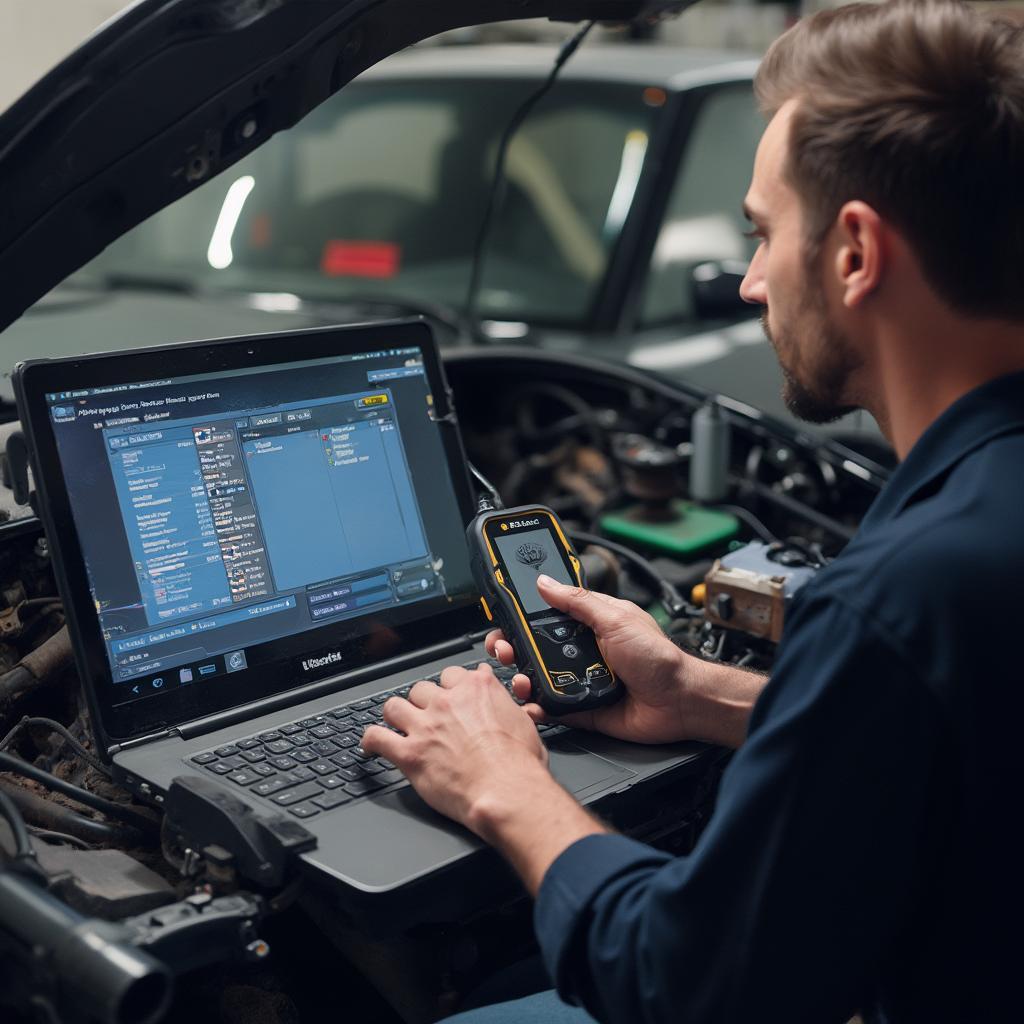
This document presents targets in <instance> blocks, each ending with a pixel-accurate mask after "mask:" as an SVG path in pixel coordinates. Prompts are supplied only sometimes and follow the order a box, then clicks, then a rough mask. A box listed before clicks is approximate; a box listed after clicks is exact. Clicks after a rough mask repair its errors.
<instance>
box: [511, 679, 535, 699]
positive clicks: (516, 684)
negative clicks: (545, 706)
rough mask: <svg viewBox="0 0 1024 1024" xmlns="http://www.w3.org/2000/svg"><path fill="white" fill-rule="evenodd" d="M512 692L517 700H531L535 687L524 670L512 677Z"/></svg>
mask: <svg viewBox="0 0 1024 1024" xmlns="http://www.w3.org/2000/svg"><path fill="white" fill-rule="evenodd" d="M512 692H513V693H514V694H515V696H516V699H517V700H529V699H530V697H531V696H532V694H533V687H532V686H531V685H530V680H529V679H527V678H526V676H524V675H523V674H522V672H520V673H518V674H517V675H514V676H513V677H512Z"/></svg>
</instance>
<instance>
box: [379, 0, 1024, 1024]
mask: <svg viewBox="0 0 1024 1024" xmlns="http://www.w3.org/2000/svg"><path fill="white" fill-rule="evenodd" d="M757 91H758V96H759V99H760V101H761V104H762V106H763V108H764V110H765V112H766V114H767V115H768V117H769V123H768V126H767V129H766V131H765V134H764V137H763V139H762V142H761V144H760V147H759V149H758V153H757V158H756V162H755V167H754V173H753V180H752V184H751V187H750V190H749V192H748V194H747V197H746V210H747V213H748V215H749V217H750V219H751V221H752V222H753V226H754V234H755V235H756V237H757V238H758V239H759V240H760V245H759V248H758V250H757V254H756V255H755V257H754V259H753V262H752V263H751V266H750V270H749V272H748V274H747V277H746V280H745V281H744V283H743V287H742V294H743V296H744V298H746V299H747V300H748V301H750V302H752V303H757V304H759V305H761V306H763V307H764V324H765V329H766V331H767V333H768V336H769V338H770V339H771V341H772V343H773V345H774V346H775V348H776V351H777V354H778V358H779V361H780V363H781V365H782V367H783V369H784V372H785V377H786V397H787V400H788V402H789V404H790V405H791V406H792V408H793V409H794V410H796V411H797V412H798V413H800V414H801V415H803V416H805V417H807V418H809V419H812V420H815V421H824V420H827V419H829V418H831V417H835V416H838V415H839V414H841V413H842V412H844V411H845V410H847V409H850V408H855V407H861V408H865V409H867V410H869V411H870V412H871V413H872V414H873V415H874V416H875V417H876V419H877V420H878V422H879V423H880V424H881V426H882V429H883V430H884V431H885V433H886V435H887V436H888V438H889V439H890V441H891V443H892V445H893V447H894V448H895V450H896V453H897V455H898V456H899V458H900V459H901V460H902V464H901V465H900V467H899V468H898V470H897V471H896V472H895V474H894V476H893V478H892V480H891V481H890V483H889V484H888V486H887V487H886V488H885V490H884V491H883V493H882V494H881V495H880V496H879V498H878V500H877V501H876V503H875V505H874V506H873V508H872V509H871V510H870V512H869V514H868V515H867V517H866V518H865V520H864V522H863V524H862V526H861V529H860V532H859V534H858V536H857V538H856V539H855V540H854V541H853V542H852V543H851V544H850V545H849V546H848V548H847V549H846V551H845V552H844V553H843V554H842V556H841V557H840V558H839V559H837V560H836V561H835V562H834V563H833V564H832V565H831V566H830V567H829V568H828V569H827V570H825V571H823V572H821V573H819V575H818V577H817V579H816V580H815V581H814V582H813V583H812V584H811V585H810V586H809V587H807V588H805V590H804V592H803V594H802V595H801V597H800V599H799V600H798V602H797V604H796V606H795V608H794V611H793V614H792V615H791V617H790V619H789V622H788V623H787V629H786V634H785V636H784V637H783V641H782V644H781V645H780V651H779V657H778V659H777V661H776V664H775V669H774V672H773V674H772V678H771V680H770V681H769V682H767V685H765V681H764V680H762V679H761V678H760V677H758V676H755V675H752V674H747V673H744V672H742V671H740V670H736V669H731V668H728V667H725V666H720V665H712V664H707V663H704V662H701V661H699V660H697V659H695V658H693V657H690V656H688V655H686V654H684V653H683V652H681V651H679V650H677V649H676V648H675V647H674V646H673V645H672V644H671V643H670V642H669V641H668V640H667V639H665V637H664V636H663V635H662V634H661V632H660V630H659V629H658V628H657V626H656V625H655V624H654V622H653V620H651V619H650V618H649V617H648V616H646V615H645V614H644V613H643V612H642V611H641V610H640V609H638V608H636V607H634V606H632V605H630V604H628V603H626V602H623V601H618V600H614V599H612V598H610V597H606V596H602V595H599V594H593V593H587V592H584V591H578V590H573V589H571V588H567V587H563V586H561V585H560V584H557V583H555V582H553V581H550V580H547V579H545V578H541V580H540V581H539V584H538V586H539V589H540V591H541V593H542V595H543V597H544V598H545V600H547V601H548V602H549V603H550V604H551V605H553V606H554V607H556V608H559V609H561V610H563V611H566V612H568V613H569V614H571V615H573V616H575V617H576V618H578V619H579V620H581V621H583V622H585V623H587V624H588V625H590V626H592V627H593V628H594V629H595V630H596V632H597V634H598V636H599V638H600V640H601V643H602V646H603V649H604V652H605V656H606V657H607V659H608V661H609V663H610V664H611V665H612V666H614V668H615V669H616V671H617V672H618V673H619V675H620V676H621V678H622V679H623V680H624V681H625V682H626V683H627V685H628V688H629V694H628V697H627V698H626V699H625V701H624V702H622V703H620V704H619V705H617V706H614V707H611V708H608V709H604V710H602V711H600V712H596V713H594V714H593V715H591V716H588V717H587V718H586V719H585V720H584V721H582V722H577V723H576V724H580V725H582V726H584V727H589V728H594V729H600V730H604V731H606V732H608V733H611V734H613V735H615V736H620V737H625V738H627V739H632V740H636V741H638V742H662V741H665V740H676V739H682V738H697V739H703V740H709V741H711V742H715V743H724V744H728V745H731V746H734V747H738V748H739V749H738V753H737V754H736V756H735V758H734V759H733V761H732V764H731V765H730V767H729V769H728V771H727V772H726V775H725V777H724V779H723V782H722V786H721V791H720V795H719V798H718V805H717V807H716V810H715V814H714V817H713V819H712V821H711V822H710V824H709V826H708V828H707V829H706V831H705V832H704V834H703V836H702V837H701V839H700V841H699V842H698V844H697V847H696V849H695V850H694V852H693V853H692V854H691V855H690V856H688V857H684V858H673V857H670V856H667V855H665V854H662V853H659V852H656V851H654V850H652V849H650V848H649V847H646V846H643V845H641V844H639V843H636V842H633V841H632V840H629V839H626V838H625V837H622V836H617V835H613V834H610V833H609V831H608V829H607V828H606V827H605V826H603V825H602V824H601V823H600V822H599V821H597V820H595V819H594V818H593V817H591V816H590V815H589V814H588V813H587V812H586V811H584V810H583V809H582V808H580V807H579V806H578V805H577V804H576V803H575V801H574V800H573V799H572V798H571V797H570V796H569V795H568V794H567V793H565V792H564V791H563V790H562V789H560V788H559V787H558V785H557V784H556V783H555V782H554V781H553V779H552V778H551V776H550V775H549V773H548V772H547V769H546V767H545V759H544V751H543V748H542V746H541V744H540V743H539V741H538V740H537V737H536V735H535V733H534V730H533V728H532V724H531V722H530V718H529V717H528V715H529V716H532V717H533V718H538V717H539V716H540V714H541V712H540V710H539V709H538V708H536V707H528V708H527V713H524V712H523V711H522V710H521V709H519V708H518V707H517V706H516V705H515V704H514V702H512V701H511V700H509V699H508V697H507V695H506V694H505V693H504V692H503V691H502V690H501V688H500V687H499V686H498V684H497V683H496V682H495V681H494V680H493V678H492V677H491V673H490V671H489V670H487V669H486V668H480V669H477V670H476V671H475V672H466V671H464V670H461V669H448V670H447V671H446V672H445V673H444V674H443V675H442V678H441V686H440V687H435V686H433V685H431V684H428V683H421V684H418V685H417V686H416V687H414V688H413V690H412V691H411V693H410V694H409V700H408V701H406V700H400V699H392V700H391V701H389V702H388V703H387V704H386V705H385V706H384V717H385V719H386V720H387V721H388V722H389V723H390V724H392V725H393V726H395V727H396V728H397V729H398V730H400V732H399V733H396V732H390V731H387V730H384V729H381V728H374V727H371V728H370V729H368V730H367V732H366V735H365V739H364V745H365V746H366V747H367V748H368V749H370V750H372V751H374V752H377V753H382V754H384V755H385V756H387V757H389V758H391V760H393V761H394V762H395V763H396V764H398V765H399V766H400V767H401V768H402V769H403V770H404V771H405V772H406V774H407V775H408V776H409V778H410V779H411V780H412V782H413V784H414V785H415V786H416V788H417V789H418V791H419V792H420V793H421V794H422V796H423V797H424V798H425V799H426V800H427V801H428V802H429V803H430V804H432V805H433V806H434V807H436V808H437V809H438V810H440V811H441V812H443V813H445V814H448V815H450V816H451V817H453V818H454V819H456V820H457V821H460V822H462V823H463V824H465V825H466V826H467V827H468V828H470V829H472V830H473V831H474V832H476V833H477V834H478V835H480V836H481V837H482V838H483V839H485V840H486V841H488V842H490V843H492V844H494V845H495V846H496V847H497V848H498V849H499V850H500V851H501V852H502V853H503V854H504V855H505V856H506V857H507V858H508V859H509V861H510V862H511V863H512V865H513V866H514V867H515V869H516V870H517V871H518V872H519V874H520V875H521V877H522V879H523V882H524V884H525V885H526V887H527V889H528V890H529V891H530V892H531V893H533V894H535V895H536V896H537V904H536V917H535V921H536V928H537V935H538V938H539V941H540V945H541V949H542V952H543V954H544V958H545V962H546V964H547V966H548V968H549V970H550V973H551V976H552V979H553V981H554V983H555V985H556V987H557V990H558V993H559V994H560V995H561V996H562V997H563V999H564V1000H567V1001H569V1002H571V1003H575V1004H578V1005H579V1006H580V1007H581V1008H580V1009H576V1008H570V1007H568V1006H566V1005H565V1003H563V1002H561V1001H559V1000H558V999H556V998H555V996H554V995H553V994H547V995H541V996H536V997H531V998H530V999H527V1000H524V1001H521V1002H520V1003H516V1004H507V1005H506V1006H504V1007H494V1008H487V1009H485V1010H482V1011H477V1013H476V1014H470V1015H468V1016H469V1019H471V1020H473V1021H477V1020H479V1021H495V1022H496V1021H513V1020H516V1021H518V1020H529V1021H555V1020H559V1021H560V1020H566V1021H568V1020H572V1021H582V1020H587V1019H589V1016H592V1017H594V1018H596V1019H597V1020H599V1021H602V1022H605V1021H615V1022H620V1021H622V1022H625V1021H629V1022H633V1021H645V1022H647V1021H649V1022H660V1021H687V1022H708V1021H730V1022H738V1021H755V1020H756V1021H759V1022H763V1021H786V1022H787V1024H792V1022H801V1021H813V1022H826V1021H845V1020H846V1019H847V1018H849V1017H850V1016H851V1015H852V1014H853V1013H854V1012H855V1011H858V1010H859V1011H861V1012H862V1013H863V1014H864V1016H865V1017H867V1018H868V1019H870V1020H885V1021H890V1022H894V1024H895V1022H903V1021H928V1022H930V1024H936V1022H941V1021H954V1020H956V1021H985V1022H989V1021H997V1020H1005V1019H1009V1018H1010V1017H1011V1016H1013V1017H1014V1018H1015V1019H1019V1017H1020V1012H1021V1011H1020V1010H1019V1009H1017V1008H1016V1003H1017V1002H1018V1001H1019V999H1020V997H1018V996H1017V995H1016V992H1015V988H1016V985H1015V980H1016V979H1015V974H1014V969H1015V968H1016V967H1017V963H1016V959H1017V958H1016V957H1013V955H1012V953H1013V951H1016V950H1017V949H1019V948H1020V942H1019V939H1017V938H1016V936H1015V935H1014V932H1015V930H1016V928H1017V926H1018V922H1019V920H1020V918H1019V912H1020V910H1021V909H1022V907H1021V903H1022V901H1021V882H1020V865H1021V863H1024V849H1022V843H1021V839H1020V838H1019V836H1020V834H1021V831H1020V829H1019V828H1016V827H1014V826H1013V825H1012V818H1013V817H1014V816H1015V809H1016V807H1017V806H1018V805H1019V803H1020V797H1021V793H1022V792H1024V770H1022V758H1021V756H1020V754H1019V753H1018V751H1019V749H1020V744H1019V741H1018V739H1017V733H1018V730H1019V728H1020V726H1021V723H1022V721H1024V680H1022V679H1021V673H1020V670H1019V669H1018V668H1017V663H1018V662H1019V660H1020V659H1019V656H1018V654H1017V651H1016V649H1015V647H1014V646H1013V645H1014V643H1015V641H1016V640H1017V638H1018V637H1019V636H1020V634H1021V624H1022V622H1024V618H1022V610H1024V600H1022V598H1024V515H1022V513H1024V259H1022V256H1024V213H1022V208H1021V203H1022V196H1021V194H1020V193H1021V187H1022V183H1024V37H1022V32H1021V30H1020V29H1017V28H1013V27H1011V26H1009V25H1002V24H998V23H996V22H994V21H992V20H989V19H988V18H987V17H985V16H983V15H982V14H979V13H976V12H973V11H972V10H970V9H969V8H967V7H966V6H963V5H961V4H959V3H956V2H954V0H935V2H913V0H909V2H903V0H897V2H893V3H890V4H883V5H881V6H875V5H868V4H857V5H851V6H849V7H845V8H840V9H838V10H836V11H830V12H823V13H821V14H819V15H816V16H815V17H813V18H810V19H808V20H806V21H804V22H801V23H800V24H798V25H797V26H796V27H795V28H794V29H792V30H791V31H790V32H788V33H787V34H786V35H785V36H783V37H782V38H781V39H780V40H779V41H777V42H776V44H775V45H774V46H773V47H772V49H771V51H770V52H769V54H768V56H767V57H766V59H765V61H764V64H763V66H762V68H761V70H760V72H759V76H758V81H757ZM488 643H489V647H490V648H491V649H492V650H494V651H495V652H496V654H497V655H498V657H500V658H501V660H502V661H504V662H506V663H507V662H509V661H510V653H511V652H510V648H509V647H508V645H507V644H506V643H505V642H504V641H503V640H502V639H501V638H500V637H498V636H496V635H492V636H491V637H490V638H489V641H488ZM524 682H525V680H524V679H522V678H521V677H520V678H518V679H517V684H516V685H517V688H518V692H520V693H522V694H524V695H525V693H526V691H525V689H524V688H523V683H524ZM403 734H404V735H403ZM1015 798H1016V799H1015ZM588 1015H589V1016H588Z"/></svg>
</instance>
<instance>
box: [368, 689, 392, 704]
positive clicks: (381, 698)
mask: <svg viewBox="0 0 1024 1024" xmlns="http://www.w3.org/2000/svg"><path fill="white" fill-rule="evenodd" d="M393 696H394V693H393V692H392V691H391V690H388V692H387V693H378V694H377V696H376V697H371V698H370V699H371V700H372V701H373V703H374V704H383V703H384V702H385V701H389V700H391V698H392V697H393Z"/></svg>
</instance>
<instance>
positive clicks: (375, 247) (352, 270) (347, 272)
mask: <svg viewBox="0 0 1024 1024" xmlns="http://www.w3.org/2000/svg"><path fill="white" fill-rule="evenodd" d="M401 259H402V248H401V246H399V245H396V244H395V243H394V242H341V241H338V240H336V239H331V240H330V241H328V242H327V244H326V245H324V252H323V256H321V257H320V270H321V272H322V273H324V274H326V275H327V276H328V277H394V276H395V274H397V273H398V266H399V264H400V263H401Z"/></svg>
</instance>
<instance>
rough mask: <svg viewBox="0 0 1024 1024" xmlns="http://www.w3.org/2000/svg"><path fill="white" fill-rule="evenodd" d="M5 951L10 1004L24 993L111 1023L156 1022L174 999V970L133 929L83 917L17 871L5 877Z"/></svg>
mask: <svg viewBox="0 0 1024 1024" xmlns="http://www.w3.org/2000/svg"><path fill="white" fill-rule="evenodd" d="M0 946H3V947H6V951H7V955H6V956H5V957H4V959H3V967H2V969H0V974H2V976H3V978H4V986H3V988H4V993H3V996H4V999H10V998H11V997H12V996H13V995H15V993H16V992H17V991H18V990H21V993H22V994H27V995H28V997H29V999H30V1000H31V1001H32V1002H33V1003H35V1004H37V1005H39V1004H43V1005H48V1006H49V1007H50V1008H51V1010H53V1011H55V1013H56V1012H59V1011H62V1010H63V1011H66V1010H68V1009H70V1010H71V1011H72V1012H76V1013H79V1014H81V1015H82V1016H84V1017H87V1018H89V1017H91V1018H93V1019H95V1020H99V1021H103V1022H111V1024H115V1022H116V1024H120V1022H122V1021H133V1022H136V1024H148V1022H150V1021H157V1020H159V1019H160V1018H161V1017H162V1016H163V1014H164V1011H165V1010H166V1008H167V1005H168V1003H169V1001H170V995H171V972H170V971H169V970H168V969H167V967H166V966H165V965H164V964H162V963H160V962H159V961H158V960H155V959H154V958H153V957H152V956H150V955H149V954H148V953H146V952H143V951H142V950H140V949H137V948H136V947H135V946H134V945H133V943H132V941H131V930H130V929H129V928H127V927H126V926H125V925H122V924H113V923H110V922H107V921H96V920H91V919H90V918H87V917H83V916H82V915H81V914H79V913H77V912H76V911H74V910H72V909H71V908H70V907H68V906H66V905H65V904H63V903H61V901H60V900H58V899H57V898H56V897H54V896H52V895H50V893H48V892H47V891H46V890H45V889H43V888H41V887H40V886H39V885H37V884H35V883H34V882H31V881H29V880H27V879H26V878H22V877H19V876H18V875H17V874H16V873H15V872H13V871H3V872H0ZM26 989H27V993H26V992H25V990H26ZM15 1005H18V1003H17V1002H16V1003H15ZM22 1005H26V1004H24V1003H23V1004H22ZM57 1019H61V1020H63V1019H66V1018H65V1016H64V1015H63V1013H61V1014H60V1015H59V1016H58V1017H57Z"/></svg>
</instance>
